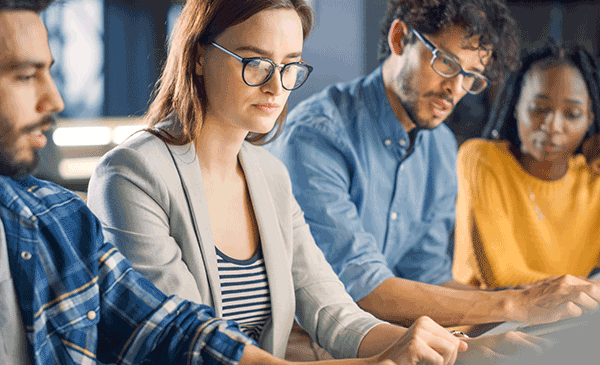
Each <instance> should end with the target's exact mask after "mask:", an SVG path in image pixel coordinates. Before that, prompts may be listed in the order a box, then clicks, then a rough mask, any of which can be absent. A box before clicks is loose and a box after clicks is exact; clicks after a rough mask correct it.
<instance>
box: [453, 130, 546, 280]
mask: <svg viewBox="0 0 600 365" xmlns="http://www.w3.org/2000/svg"><path fill="white" fill-rule="evenodd" d="M495 149H496V147H495V145H494V144H493V143H491V142H486V141H480V140H479V141H473V142H471V143H467V144H466V145H465V146H464V147H463V148H461V151H460V152H459V166H460V168H459V189H461V194H462V198H461V199H462V201H461V203H459V208H460V209H461V210H462V213H461V214H463V219H466V220H467V221H466V222H463V223H462V224H463V225H464V226H465V227H467V228H466V231H465V232H463V233H465V234H467V235H468V239H467V240H466V241H467V242H469V243H470V247H467V248H464V247H463V248H461V250H462V251H461V252H463V256H466V258H463V261H465V260H466V261H467V262H476V264H475V268H474V269H475V270H473V272H474V273H476V276H478V277H479V279H480V281H481V282H483V283H485V284H486V285H487V286H490V287H501V286H506V285H519V284H523V283H530V282H534V281H538V280H541V279H543V278H545V277H547V274H544V273H542V272H539V271H536V270H533V269H531V268H530V267H528V265H527V261H526V260H525V257H524V252H525V250H524V246H523V245H527V244H528V242H524V241H523V240H519V239H518V237H515V233H514V232H515V229H514V228H515V227H514V223H513V222H514V221H515V218H516V217H515V215H518V214H519V211H520V209H519V206H518V202H517V200H516V199H515V194H514V193H513V194H511V193H510V192H508V189H509V186H510V184H508V176H509V175H510V167H509V166H507V164H506V161H504V162H503V161H502V159H501V155H500V154H499V153H497V151H494V150H495ZM460 204H464V205H465V206H464V207H461V206H460ZM465 212H466V213H465ZM464 241H465V240H462V242H464Z"/></svg>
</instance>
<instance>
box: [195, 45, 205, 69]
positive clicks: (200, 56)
mask: <svg viewBox="0 0 600 365" xmlns="http://www.w3.org/2000/svg"><path fill="white" fill-rule="evenodd" d="M207 48H208V47H206V46H203V45H199V46H198V48H197V49H196V68H195V70H194V71H195V74H196V76H202V75H203V74H204V67H203V66H202V65H204V60H205V55H206V50H207Z"/></svg>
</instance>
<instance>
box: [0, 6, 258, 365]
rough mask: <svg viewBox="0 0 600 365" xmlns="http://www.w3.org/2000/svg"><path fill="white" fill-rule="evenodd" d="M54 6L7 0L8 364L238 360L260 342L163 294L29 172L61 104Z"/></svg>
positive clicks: (1, 305) (4, 211) (4, 360)
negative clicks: (50, 31) (51, 19)
mask: <svg viewBox="0 0 600 365" xmlns="http://www.w3.org/2000/svg"><path fill="white" fill-rule="evenodd" d="M50 2H51V1H20V0H12V1H11V0H0V175H1V176H0V218H1V221H0V363H1V364H16V365H21V364H33V363H35V364H44V365H47V364H96V363H122V364H140V363H144V364H167V363H169V364H184V363H185V364H196V363H203V364H204V363H207V364H212V363H224V364H235V363H237V362H238V361H239V360H240V359H241V357H242V355H243V354H244V355H246V354H245V353H244V350H245V346H246V345H248V344H255V342H254V341H252V340H251V339H249V338H248V337H246V336H245V335H244V334H243V333H242V332H241V331H240V330H239V328H238V327H237V325H236V324H235V323H234V322H231V321H224V320H222V319H219V318H214V311H213V309H212V308H210V307H207V306H203V305H197V304H193V303H189V302H186V301H183V300H181V299H179V298H176V297H169V298H167V297H166V296H165V295H164V294H163V293H162V292H160V291H159V290H158V289H156V288H155V287H154V286H153V285H152V284H151V283H150V282H149V281H147V280H145V279H144V278H143V277H142V276H141V275H140V274H138V273H137V272H135V271H133V270H132V268H131V265H130V263H129V261H127V259H126V258H125V257H124V256H122V255H121V254H120V253H119V251H118V250H117V249H116V248H115V247H113V246H112V245H111V244H110V243H106V242H104V238H103V235H102V230H101V227H100V223H99V221H98V220H97V219H96V217H95V216H94V215H93V214H92V213H91V212H90V211H89V210H88V209H87V207H86V205H85V204H84V202H82V201H81V200H80V199H79V198H77V197H76V196H75V195H73V194H72V193H70V192H69V191H66V190H65V189H63V188H60V187H58V186H56V185H54V184H52V183H49V182H46V181H42V180H38V179H35V178H33V177H31V176H29V173H30V172H31V170H33V168H34V167H35V165H36V164H37V161H38V157H37V156H38V154H37V151H38V149H40V148H41V147H43V146H44V144H45V143H46V139H45V137H44V135H43V134H42V132H43V131H45V130H47V129H48V128H49V127H50V125H51V117H50V116H51V114H52V113H54V112H57V111H60V110H62V109H63V107H64V104H63V101H62V99H61V97H60V95H59V93H58V91H57V90H56V87H55V85H54V82H53V81H52V78H51V76H50V66H51V65H52V56H51V55H50V49H49V47H48V38H47V33H46V29H45V27H44V25H43V24H42V22H41V20H40V18H39V16H38V12H39V11H41V10H43V9H44V8H45V7H46V6H47V5H48V4H49V3H50ZM250 347H251V348H252V350H256V349H257V348H256V347H255V346H250ZM259 351H260V350H259Z"/></svg>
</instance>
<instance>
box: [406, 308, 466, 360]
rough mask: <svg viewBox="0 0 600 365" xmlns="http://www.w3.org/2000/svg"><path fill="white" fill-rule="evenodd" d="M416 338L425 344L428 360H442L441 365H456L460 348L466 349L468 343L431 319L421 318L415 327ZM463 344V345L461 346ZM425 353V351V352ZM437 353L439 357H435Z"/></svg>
mask: <svg viewBox="0 0 600 365" xmlns="http://www.w3.org/2000/svg"><path fill="white" fill-rule="evenodd" d="M412 327H414V329H413V331H414V334H415V337H416V338H417V339H419V340H420V341H422V342H423V345H424V349H425V348H426V349H427V350H426V353H427V356H428V359H432V360H434V359H437V360H438V361H439V360H441V362H440V364H454V362H455V361H456V356H457V355H458V351H459V348H464V347H466V346H467V345H466V343H464V342H463V341H461V340H460V339H459V338H458V337H456V336H454V335H452V334H450V332H448V330H446V329H445V328H443V327H442V326H440V325H438V324H437V323H435V322H434V321H433V320H432V319H431V318H429V317H421V318H419V319H417V320H416V321H415V323H414V324H413V326H411V328H412ZM461 343H462V344H463V345H462V346H461ZM424 351H425V350H424ZM432 351H433V352H435V353H436V354H437V355H438V356H435V355H434V354H433V353H432Z"/></svg>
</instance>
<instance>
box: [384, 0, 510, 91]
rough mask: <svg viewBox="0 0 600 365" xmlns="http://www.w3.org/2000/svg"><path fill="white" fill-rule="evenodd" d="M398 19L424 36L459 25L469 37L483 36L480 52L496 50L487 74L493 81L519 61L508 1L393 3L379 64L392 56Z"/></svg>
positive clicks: (404, 0)
mask: <svg viewBox="0 0 600 365" xmlns="http://www.w3.org/2000/svg"><path fill="white" fill-rule="evenodd" d="M396 19H399V20H401V21H402V22H404V23H406V25H408V26H409V27H410V28H413V29H416V30H417V31H418V32H419V33H423V34H429V35H434V34H436V33H438V32H439V31H443V30H444V29H445V28H447V27H449V26H452V25H458V26H461V27H463V28H464V29H465V30H466V31H467V33H468V37H471V36H479V49H482V50H487V49H490V48H491V50H492V56H491V64H490V65H489V67H486V70H485V72H484V75H485V76H486V77H488V78H489V79H491V80H498V79H501V78H502V77H503V75H504V74H505V73H506V72H507V71H509V70H510V69H511V68H512V67H513V65H514V64H515V61H517V59H518V55H519V49H520V45H519V40H518V37H517V34H516V28H517V26H516V23H515V20H514V19H513V18H512V16H511V15H510V12H509V10H508V8H507V7H506V4H505V2H504V0H389V3H388V10H387V16H386V18H385V19H384V21H383V22H382V27H381V38H380V41H379V62H383V61H384V60H385V59H386V58H387V57H388V56H389V55H390V53H391V51H390V47H389V45H388V33H389V31H390V27H391V25H392V23H393V22H394V20H396ZM408 37H409V38H408V42H409V43H412V42H414V41H415V37H414V35H413V33H412V32H411V33H409V34H408Z"/></svg>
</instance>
